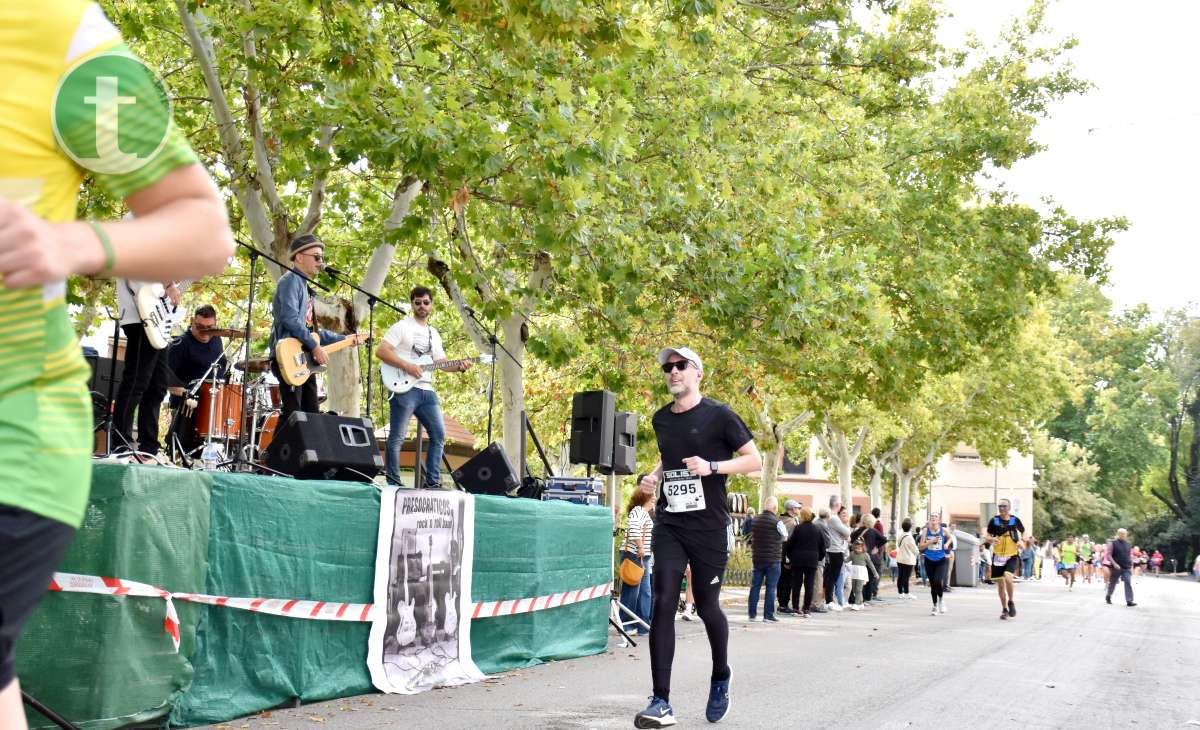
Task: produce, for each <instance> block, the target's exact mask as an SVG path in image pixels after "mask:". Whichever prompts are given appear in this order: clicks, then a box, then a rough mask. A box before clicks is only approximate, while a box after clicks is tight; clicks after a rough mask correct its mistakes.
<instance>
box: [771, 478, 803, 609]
mask: <svg viewBox="0 0 1200 730" xmlns="http://www.w3.org/2000/svg"><path fill="white" fill-rule="evenodd" d="M783 511H784V516H783V517H781V518H779V521H780V522H782V523H783V527H784V529H786V530H787V534H788V537H791V536H792V530H795V529H796V524H797V518H798V517H799V516H800V503H799V502H797V501H796V500H794V499H789V500H787V501H786V502H784V503H783ZM784 540H785V541H786V540H787V537H785V538H784ZM779 558H780V563H779V586H778V587H777V588H776V589H775V595H776V596H777V597H778V598H779V609H778V612H779V613H783V614H791V613H795V611H794V610H792V609H790V608H788V604H789V603H791V604H793V605H794V604H795V603H796V601H797V600H798V599H799V598H800V584H799V583H797V582H795V580H794V579H793V574H792V566H791V565H790V564H789V562H788V557H787V553H786V552H783V553H781V554H780V556H779ZM793 595H795V598H792V596H793Z"/></svg>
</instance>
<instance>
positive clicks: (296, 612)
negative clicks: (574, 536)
mask: <svg viewBox="0 0 1200 730" xmlns="http://www.w3.org/2000/svg"><path fill="white" fill-rule="evenodd" d="M611 587H612V586H611V584H609V583H601V584H599V585H595V586H592V587H591V588H580V589H578V590H573V591H563V592H561V593H552V594H550V595H548V596H535V597H533V598H515V599H512V598H510V599H506V600H502V601H483V602H481V603H471V604H469V606H467V607H466V608H467V614H468V615H469V616H470V617H471V618H472V619H483V618H493V617H495V616H512V615H514V614H518V613H529V612H531V611H544V610H545V609H547V608H557V607H559V606H567V605H570V604H572V603H580V602H582V601H590V600H592V599H593V598H601V597H603V596H607V595H608V593H609V591H610V590H611ZM50 590H52V591H63V592H67V593H100V594H103V595H109V596H145V597H149V598H161V599H163V600H164V601H166V603H167V614H166V618H165V619H164V620H163V630H164V631H166V632H167V633H168V634H169V635H170V636H171V642H172V643H173V644H174V645H175V651H176V652H178V651H179V616H178V614H176V613H175V604H174V602H173V599H177V600H180V601H189V602H191V603H205V604H208V605H210V606H228V607H230V608H240V609H242V610H243V611H253V612H255V613H266V614H271V615H273V616H288V617H291V618H303V619H313V620H318V621H354V622H367V621H371V620H373V619H374V618H375V605H374V604H371V603H334V602H326V601H301V600H297V599H283V598H234V597H230V596H210V595H206V594H204V593H171V592H169V591H165V590H163V589H161V588H157V587H155V586H152V585H150V584H148V583H138V582H136V581H132V580H122V579H120V578H101V577H97V576H94V575H79V574H78V573H55V574H54V577H53V578H51V580H50Z"/></svg>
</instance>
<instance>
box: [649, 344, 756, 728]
mask: <svg viewBox="0 0 1200 730" xmlns="http://www.w3.org/2000/svg"><path fill="white" fill-rule="evenodd" d="M658 363H659V365H661V366H662V368H663V373H664V374H665V377H666V382H667V389H668V390H669V391H670V392H671V395H672V396H674V398H675V400H674V402H672V403H671V404H669V405H667V406H664V407H663V408H661V409H659V411H658V412H657V413H655V414H654V418H653V420H652V423H653V425H654V434H655V436H656V438H657V440H658V451H659V456H660V458H661V461H660V463H659V465H658V466H657V467H656V468H655V469H654V471H653V472H652V473H651V474H649V475H647V476H646V477H645V478H643V480H642V484H646V485H648V486H649V487H651V488H654V487H657V486H659V483H660V482H661V484H662V488H661V489H660V490H659V495H658V503H657V505H656V507H655V516H656V522H655V525H654V539H653V543H654V586H653V590H652V591H651V592H652V594H653V596H654V613H653V616H652V618H651V622H650V673H651V677H652V679H653V682H654V694H653V696H651V698H650V705H649V706H648V707H647V708H646V709H645V710H643V711H641V712H639V713H638V714H637V715H636V716H635V717H634V721H633V724H634V726H635V727H639V728H656V727H667V726H669V725H674V724H675V717H674V714H673V712H672V710H671V705H670V691H671V663H672V661H673V660H674V658H675V602H676V599H678V597H679V586H680V582H681V580H682V579H683V571H684V569H685V568H686V567H687V566H688V564H691V567H692V581H691V586H692V592H693V594H694V595H695V598H696V610H697V613H699V614H700V620H702V621H703V622H704V628H705V631H706V632H707V633H708V642H709V644H710V646H711V647H712V657H713V671H712V679H711V683H710V686H709V694H708V705H707V707H706V709H705V715H706V717H707V718H708V721H709V722H717V721H719V720H720V719H721V718H723V717H724V716H725V713H726V712H727V711H728V709H729V677H730V671H729V663H728V661H727V654H728V647H729V624H728V623H727V622H726V620H725V614H724V613H723V612H722V611H721V605H720V601H719V599H720V596H721V581H722V579H723V578H724V575H725V562H726V560H728V558H729V545H730V543H731V542H732V540H733V533H732V527H731V522H730V519H729V513H728V511H727V510H726V507H725V480H726V475H728V474H745V473H748V472H752V471H757V470H758V469H759V468H760V467H761V466H762V458H761V457H760V456H759V453H758V449H757V448H756V447H755V446H754V441H753V437H752V436H751V434H750V429H748V428H746V424H745V423H744V422H743V421H742V419H741V418H739V417H738V415H737V414H736V413H734V412H733V411H732V410H731V409H730V408H729V407H728V406H726V405H725V404H723V403H719V402H717V401H715V400H712V399H710V398H704V397H701V395H700V380H701V379H702V378H703V377H704V365H703V363H701V361H700V356H699V355H697V354H696V353H695V352H692V350H690V349H688V348H686V347H677V348H667V349H664V350H662V351H661V352H659V353H658ZM734 454H737V456H736V457H734V458H732V459H731V458H730V457H731V456H733V455H734Z"/></svg>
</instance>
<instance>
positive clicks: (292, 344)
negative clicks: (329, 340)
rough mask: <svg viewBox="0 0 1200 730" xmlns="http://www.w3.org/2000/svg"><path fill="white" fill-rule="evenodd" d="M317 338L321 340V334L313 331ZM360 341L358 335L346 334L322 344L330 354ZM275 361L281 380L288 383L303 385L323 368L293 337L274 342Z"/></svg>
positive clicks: (318, 340)
mask: <svg viewBox="0 0 1200 730" xmlns="http://www.w3.org/2000/svg"><path fill="white" fill-rule="evenodd" d="M313 336H314V337H316V338H317V342H320V341H321V336H320V335H318V334H316V333H313ZM360 342H361V340H360V339H359V336H358V335H356V334H355V335H348V336H347V337H346V339H344V340H340V341H338V342H335V343H333V344H332V345H323V346H322V347H324V348H325V352H326V353H328V354H330V355H332V354H333V353H335V352H338V351H339V350H344V349H346V348H347V347H354V346H356V345H358V344H359V343H360ZM275 363H276V364H277V365H279V374H280V376H281V379H282V380H283V382H285V383H287V384H288V385H304V383H305V382H306V381H307V380H308V379H309V378H310V377H312V374H313V373H319V372H321V371H323V370H325V366H324V365H319V364H318V363H317V361H316V360H314V359H313V356H312V352H310V351H308V350H305V349H304V344H303V343H301V342H300V340H297V339H296V338H295V337H288V338H286V339H282V340H280V341H279V342H276V343H275Z"/></svg>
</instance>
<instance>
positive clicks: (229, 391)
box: [173, 358, 281, 470]
mask: <svg viewBox="0 0 1200 730" xmlns="http://www.w3.org/2000/svg"><path fill="white" fill-rule="evenodd" d="M233 367H234V369H235V370H238V371H240V372H241V373H243V375H242V378H241V382H236V381H234V380H233V379H229V378H222V377H220V373H219V372H218V371H217V369H216V368H212V369H210V370H209V372H208V373H207V374H206V376H207V377H206V378H205V379H203V380H199V381H196V382H194V383H192V385H191V387H190V388H189V389H188V391H187V395H186V396H185V398H186V400H185V406H184V407H187V406H188V405H191V406H192V407H191V413H192V415H193V416H194V418H193V419H191V420H192V424H193V426H192V429H191V433H190V434H188V435H189V437H190V438H189V441H190V442H191V443H194V444H195V443H198V444H199V445H198V446H195V447H194V448H192V449H190V450H187V449H184V448H183V447H182V445H180V444H178V443H174V444H173V446H174V447H176V448H178V449H179V451H178V453H179V454H180V455H181V456H182V459H181V461H182V462H183V463H184V465H185V466H188V465H190V464H191V463H192V459H193V458H194V457H195V456H196V454H199V462H200V463H199V465H198V466H199V468H201V469H206V470H213V469H218V468H227V467H230V466H231V465H236V464H238V463H241V464H243V465H245V466H250V467H254V466H256V465H257V464H258V461H259V458H260V456H261V454H262V452H263V451H264V450H265V449H266V448H267V446H269V445H270V444H271V439H272V438H274V436H275V429H276V427H277V426H278V424H279V412H280V406H281V399H280V393H279V381H278V380H277V379H276V378H275V376H274V375H273V374H272V373H271V361H270V360H269V359H268V358H250V359H248V360H240V361H238V362H236V363H234V366H233ZM243 397H244V399H245V410H244V411H243V406H242V403H243ZM244 418H245V419H246V420H245V421H244V420H243V419H244ZM239 448H240V449H241V451H240V457H241V458H240V459H236V458H234V459H227V457H228V456H229V455H230V454H234V453H239V452H238V449H239Z"/></svg>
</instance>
